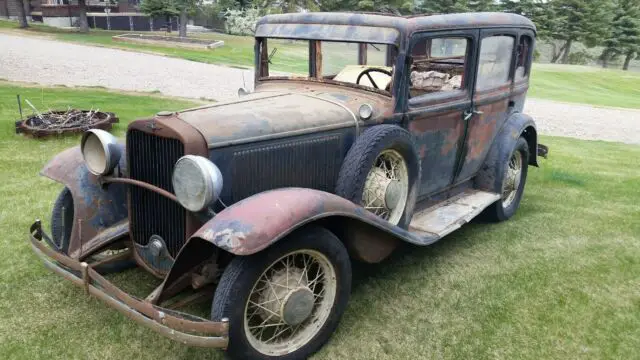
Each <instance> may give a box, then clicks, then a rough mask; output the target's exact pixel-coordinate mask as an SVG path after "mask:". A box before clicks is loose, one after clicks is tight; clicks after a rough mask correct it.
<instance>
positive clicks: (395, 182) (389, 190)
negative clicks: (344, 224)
mask: <svg viewBox="0 0 640 360" xmlns="http://www.w3.org/2000/svg"><path fill="white" fill-rule="evenodd" d="M408 196H409V171H408V169H407V164H406V162H405V160H404V158H403V157H402V155H400V153H398V152H397V151H396V150H392V149H388V150H384V151H382V152H381V153H380V155H378V157H377V158H376V160H375V162H374V164H373V167H372V168H371V170H370V171H369V175H368V176H367V179H366V181H365V185H364V191H363V194H362V205H363V206H364V208H365V209H367V210H369V211H370V212H372V213H373V214H375V215H377V216H379V217H381V218H383V219H385V220H387V221H389V222H390V223H391V224H393V225H397V224H398V222H399V221H400V218H401V217H402V214H403V212H404V209H405V207H406V205H407V198H408Z"/></svg>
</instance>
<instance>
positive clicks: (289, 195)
mask: <svg viewBox="0 0 640 360" xmlns="http://www.w3.org/2000/svg"><path fill="white" fill-rule="evenodd" d="M331 216H335V217H346V218H351V219H356V220H360V221H362V222H364V223H367V224H369V225H372V226H374V227H376V228H378V229H380V230H382V231H384V232H386V233H388V234H391V235H393V236H396V237H400V238H402V239H403V240H405V241H408V242H411V243H414V244H420V245H424V244H427V243H431V242H433V241H436V240H437V239H435V238H423V237H418V236H416V235H414V234H411V233H409V232H408V231H406V230H404V229H401V228H399V227H397V226H393V225H391V224H389V223H388V222H387V221H384V220H382V219H381V218H379V217H377V216H375V215H373V214H372V213H370V212H368V211H366V210H364V208H362V207H360V206H357V205H355V204H354V203H352V202H350V201H348V200H346V199H344V198H341V197H339V196H337V195H334V194H330V193H327V192H323V191H318V190H312V189H305V188H285V189H277V190H272V191H266V192H262V193H259V194H256V195H254V196H251V197H249V198H246V199H244V200H242V201H240V202H238V203H236V204H234V205H232V206H230V207H228V208H226V209H225V210H224V211H222V212H220V213H218V214H217V215H216V216H215V217H214V218H213V219H211V220H209V222H207V223H206V224H205V225H204V226H203V227H202V228H200V230H198V231H196V233H195V234H193V236H191V238H190V241H191V240H192V239H194V238H198V239H203V240H206V241H209V242H211V243H213V244H214V245H216V246H217V247H219V248H221V249H224V250H226V251H228V252H231V253H233V254H236V255H250V254H253V253H256V252H258V251H260V250H262V249H264V248H266V247H268V246H269V245H270V244H272V243H273V242H275V241H278V240H279V239H281V238H282V237H283V236H285V235H287V234H289V233H290V232H291V231H293V230H294V229H296V228H298V227H300V226H302V225H304V224H306V223H309V222H312V221H314V220H319V219H322V218H327V217H331ZM179 257H180V256H178V258H179Z"/></svg>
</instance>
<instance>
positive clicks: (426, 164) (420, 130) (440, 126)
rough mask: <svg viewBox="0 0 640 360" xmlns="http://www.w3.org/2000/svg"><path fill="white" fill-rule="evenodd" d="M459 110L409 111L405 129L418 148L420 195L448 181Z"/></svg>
mask: <svg viewBox="0 0 640 360" xmlns="http://www.w3.org/2000/svg"><path fill="white" fill-rule="evenodd" d="M462 112H463V111H462V110H455V109H453V110H445V111H443V112H439V113H429V112H412V113H409V116H408V118H409V120H408V121H409V131H410V132H411V134H412V135H413V136H414V140H415V142H416V145H417V146H418V148H419V149H420V157H421V160H422V180H421V181H422V184H421V186H420V196H423V195H426V194H430V193H433V192H434V191H438V190H440V189H442V188H445V187H446V186H448V185H449V184H450V183H451V180H452V178H453V175H454V171H455V166H456V160H457V158H458V151H459V147H460V139H461V138H462V136H463V134H464V122H463V119H462V117H463V115H462Z"/></svg>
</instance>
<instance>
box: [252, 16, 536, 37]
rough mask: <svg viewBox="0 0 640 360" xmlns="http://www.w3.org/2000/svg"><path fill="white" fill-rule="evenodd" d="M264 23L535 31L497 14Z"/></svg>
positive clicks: (267, 20) (269, 19) (523, 21)
mask: <svg viewBox="0 0 640 360" xmlns="http://www.w3.org/2000/svg"><path fill="white" fill-rule="evenodd" d="M264 24H308V25H313V24H327V25H350V26H362V27H388V28H395V29H398V30H399V31H400V32H401V33H402V34H405V35H406V34H410V33H412V32H414V31H426V30H438V29H465V28H481V27H501V26H513V27H525V28H528V29H532V30H534V31H535V29H536V27H535V25H534V24H533V22H531V20H529V19H527V18H526V17H524V16H520V15H517V14H509V13H500V12H493V13H492V12H483V13H462V14H438V15H428V16H413V17H400V16H390V15H385V14H364V13H346V12H343V13H296V14H277V15H267V16H264V17H263V18H261V19H260V20H259V21H258V28H260V26H263V25H264Z"/></svg>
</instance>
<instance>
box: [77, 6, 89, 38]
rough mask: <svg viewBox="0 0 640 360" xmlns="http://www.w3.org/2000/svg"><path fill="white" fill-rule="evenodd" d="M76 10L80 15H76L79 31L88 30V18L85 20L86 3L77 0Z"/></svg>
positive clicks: (84, 31)
mask: <svg viewBox="0 0 640 360" xmlns="http://www.w3.org/2000/svg"><path fill="white" fill-rule="evenodd" d="M78 10H79V11H80V15H79V16H78V27H79V28H80V32H81V33H88V32H89V20H87V3H86V2H85V0H78Z"/></svg>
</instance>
